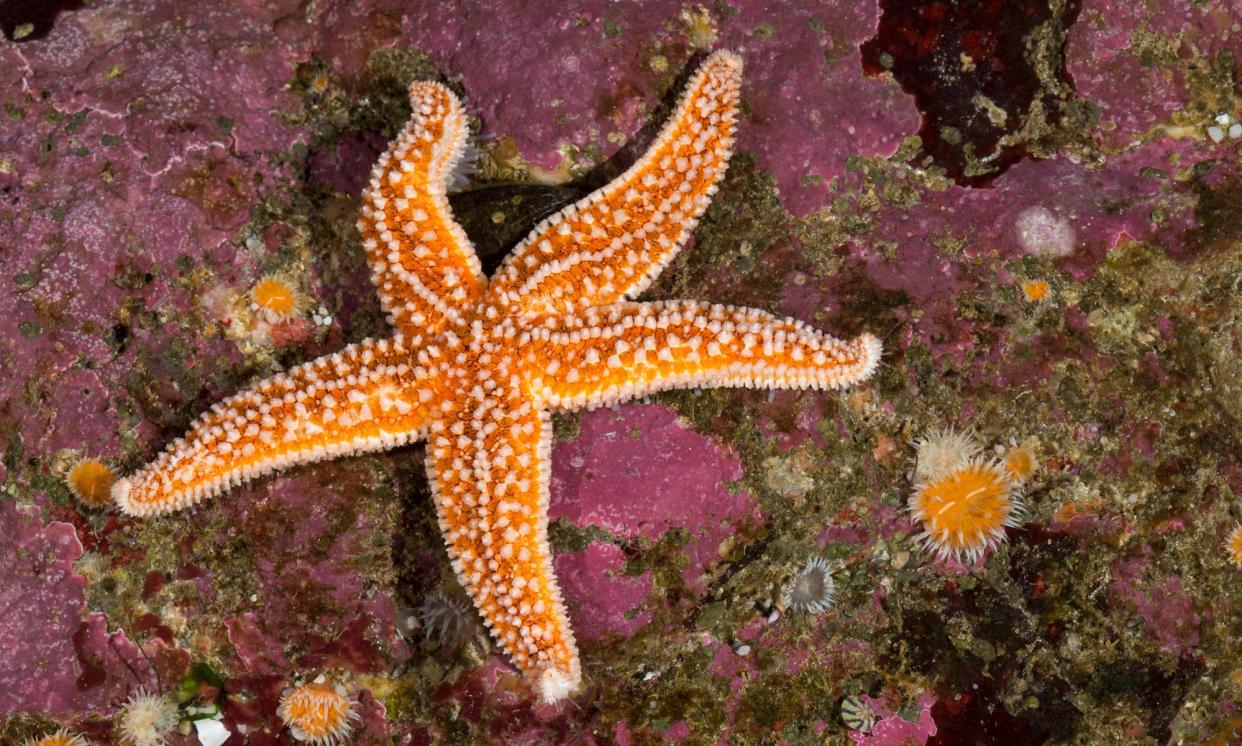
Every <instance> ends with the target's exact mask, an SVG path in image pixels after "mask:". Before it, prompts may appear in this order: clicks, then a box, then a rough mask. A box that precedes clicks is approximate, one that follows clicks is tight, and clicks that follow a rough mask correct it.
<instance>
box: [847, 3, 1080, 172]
mask: <svg viewBox="0 0 1242 746" xmlns="http://www.w3.org/2000/svg"><path fill="white" fill-rule="evenodd" d="M1080 5H1081V0H1070V2H1069V3H1068V4H1067V7H1066V10H1065V13H1064V16H1063V20H1061V21H1060V23H1063V24H1064V29H1063V30H1062V32H1061V34H1060V35H1059V40H1060V41H1059V43H1058V44H1057V45H1056V49H1054V50H1048V49H1046V48H1043V45H1041V44H1038V43H1033V42H1034V40H1035V35H1037V34H1039V33H1047V29H1048V28H1050V26H1049V24H1050V22H1051V23H1052V26H1051V27H1054V26H1055V24H1056V23H1057V21H1058V19H1056V18H1055V17H1054V16H1053V13H1052V10H1051V9H1050V8H1049V3H1047V2H1046V0H936V1H933V2H928V1H927V0H880V10H881V15H880V23H879V27H878V28H877V30H876V35H875V36H874V37H872V38H871V39H869V40H868V41H866V42H864V43H863V45H862V65H863V70H864V71H865V72H866V73H867V74H868V75H880V74H881V73H883V72H891V73H892V74H893V77H894V78H896V79H897V81H898V82H899V83H900V84H901V87H902V89H903V90H905V91H906V93H909V94H910V95H912V96H914V99H915V103H916V104H917V105H918V108H919V112H920V113H921V114H922V116H923V121H922V125H921V126H920V128H919V137H921V138H922V140H923V152H922V153H921V154H920V155H919V156H918V160H923V159H924V158H926V157H928V156H930V157H931V159H932V161H933V162H934V163H935V164H936V165H938V166H941V167H942V168H944V169H945V171H946V172H947V174H948V176H949V178H951V179H953V180H954V181H956V182H957V183H958V184H961V185H963V186H975V187H982V186H987V185H989V184H990V183H991V182H992V180H993V179H995V178H996V177H998V176H1000V175H1001V174H1003V173H1004V172H1005V171H1006V170H1007V169H1008V168H1009V167H1010V166H1012V165H1013V164H1014V163H1017V162H1018V161H1019V160H1021V159H1022V158H1025V157H1027V155H1028V153H1027V150H1026V148H1025V147H1024V146H1023V145H1021V144H1003V143H1002V142H1001V140H1002V138H1004V137H1005V136H1006V135H1009V134H1011V133H1014V132H1016V131H1018V130H1020V129H1021V128H1022V127H1023V124H1024V122H1025V119H1026V117H1027V113H1028V111H1029V110H1030V107H1031V104H1032V103H1033V102H1035V101H1036V99H1037V97H1038V98H1039V99H1040V100H1041V102H1042V103H1043V104H1044V108H1045V117H1046V118H1047V120H1048V121H1049V122H1050V123H1055V122H1056V121H1057V118H1058V116H1057V106H1056V105H1055V100H1054V98H1055V97H1054V96H1053V95H1052V93H1051V92H1050V91H1048V90H1047V86H1045V85H1044V84H1043V82H1042V81H1041V76H1040V69H1039V66H1040V65H1041V64H1042V65H1046V66H1047V67H1046V69H1045V71H1044V74H1045V76H1049V77H1050V78H1052V79H1054V80H1056V81H1057V82H1058V83H1059V84H1060V86H1061V87H1062V88H1064V89H1066V90H1068V89H1072V87H1073V81H1072V80H1071V79H1070V76H1069V73H1068V72H1067V71H1066V69H1065V58H1064V55H1063V54H1062V51H1063V49H1064V45H1065V32H1066V31H1068V28H1069V27H1070V26H1071V25H1072V24H1073V23H1074V21H1075V20H1076V19H1077V17H1078V11H1079V8H1080ZM1041 27H1045V29H1044V30H1043V31H1041V30H1040V29H1041ZM1036 49H1039V50H1040V51H1039V52H1035V51H1033V50H1036ZM1049 52H1051V54H1049ZM1039 55H1045V56H1046V57H1047V58H1048V59H1040V58H1039Z"/></svg>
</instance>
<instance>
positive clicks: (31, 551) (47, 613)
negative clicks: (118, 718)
mask: <svg viewBox="0 0 1242 746" xmlns="http://www.w3.org/2000/svg"><path fill="white" fill-rule="evenodd" d="M81 555H82V544H81V542H79V541H78V537H77V534H76V532H75V531H74V529H73V526H71V525H70V524H68V523H60V522H52V523H48V524H46V525H45V524H44V523H43V522H42V521H41V520H40V519H39V518H38V516H37V514H36V513H35V512H34V511H29V510H19V509H17V507H16V506H15V505H14V504H13V502H12V501H11V500H3V501H0V608H3V609H4V610H5V613H4V614H3V615H0V651H3V653H4V665H3V666H0V715H6V714H11V713H16V712H34V713H44V714H48V715H53V716H61V717H66V716H80V715H87V714H91V713H98V714H104V713H107V712H110V711H111V708H112V707H113V706H114V705H115V704H116V703H117V702H118V701H122V700H124V698H125V697H126V696H127V695H128V693H129V692H130V691H131V690H133V689H134V688H136V687H139V686H146V687H154V686H155V684H156V681H157V680H158V679H157V677H156V676H155V675H154V673H153V672H152V670H151V665H152V663H154V664H155V665H157V666H158V667H159V669H160V675H161V676H177V675H180V671H182V670H184V667H185V663H186V662H187V660H186V659H188V656H185V655H183V654H182V653H178V652H176V651H172V650H170V649H169V648H167V646H164V645H163V644H162V643H159V642H156V643H153V644H152V645H150V646H149V647H148V649H146V650H139V649H138V646H137V645H136V644H135V643H133V642H132V641H131V640H130V639H129V637H128V636H127V635H126V634H125V633H124V632H123V631H120V630H117V631H113V632H109V631H108V623H107V620H106V619H105V617H104V615H103V614H99V613H93V614H89V615H87V617H86V618H85V619H83V618H82V612H83V607H84V605H85V604H84V600H83V589H84V588H85V587H86V579H85V578H83V577H82V576H81V575H78V574H76V573H74V571H73V562H74V560H76V559H77V558H78V557H80V556H81Z"/></svg>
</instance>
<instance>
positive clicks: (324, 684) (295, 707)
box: [276, 674, 358, 746]
mask: <svg viewBox="0 0 1242 746" xmlns="http://www.w3.org/2000/svg"><path fill="white" fill-rule="evenodd" d="M356 705H357V703H356V702H354V701H353V700H352V699H350V698H349V694H348V692H347V691H346V690H345V687H343V686H341V685H340V684H333V683H331V682H329V681H328V680H327V678H326V677H324V676H323V675H322V674H321V675H320V676H319V677H317V678H316V679H315V680H314V681H311V682H309V683H306V684H301V685H299V686H295V687H291V688H289V689H286V690H285V691H284V693H283V694H282V695H281V697H280V706H279V707H277V709H276V713H277V714H278V715H280V719H281V720H283V721H284V723H285V725H287V726H289V732H290V733H292V734H293V737H294V738H295V739H297V740H299V741H306V742H308V743H312V744H315V746H334V745H335V744H338V743H343V742H344V741H345V740H347V739H348V738H349V734H350V732H351V731H353V724H352V723H351V722H350V721H351V720H357V719H358V712H357V710H356Z"/></svg>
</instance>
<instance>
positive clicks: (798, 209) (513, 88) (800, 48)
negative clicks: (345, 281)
mask: <svg viewBox="0 0 1242 746" xmlns="http://www.w3.org/2000/svg"><path fill="white" fill-rule="evenodd" d="M692 7H693V6H687V5H686V4H685V3H682V2H679V1H678V2H674V1H672V0H660V1H659V2H647V3H643V4H642V5H641V6H637V5H627V4H624V3H622V4H600V3H596V2H589V1H588V0H575V1H574V2H569V3H565V2H556V3H538V2H534V3H509V2H505V3H496V4H493V5H491V6H490V7H489V9H488V10H487V11H486V12H480V13H461V12H460V11H459V9H458V8H457V7H456V6H454V5H452V4H450V3H431V4H426V5H424V6H422V8H420V9H419V10H416V11H414V12H412V13H410V14H409V15H407V16H405V17H404V19H403V27H404V28H405V30H406V32H407V33H408V34H409V37H410V39H411V40H413V41H414V43H416V44H418V45H419V46H420V47H422V48H423V49H426V50H427V51H428V52H430V53H431V54H432V55H433V56H434V57H435V58H436V61H437V62H438V63H440V64H441V65H442V66H444V67H445V68H446V69H451V70H454V71H457V72H458V73H459V74H461V76H462V79H463V82H464V83H465V85H466V88H467V89H468V90H469V91H470V95H471V100H470V102H469V103H471V104H472V105H475V106H478V107H479V108H480V111H481V113H482V116H483V120H484V122H485V123H486V129H485V132H486V133H490V134H512V136H513V137H514V139H515V140H516V142H517V144H518V147H519V148H520V149H521V151H522V153H523V154H524V155H525V156H526V157H527V158H528V159H529V160H530V161H532V162H533V163H535V164H537V165H539V166H541V167H543V168H546V169H552V168H555V167H556V166H557V165H559V164H560V162H561V157H562V155H561V151H560V146H561V145H570V146H574V147H577V148H583V147H585V146H588V145H591V146H594V147H597V148H598V149H599V150H600V151H601V152H602V154H603V155H604V156H610V155H612V154H613V153H615V152H616V151H617V150H618V149H619V148H620V146H621V145H622V144H623V143H625V142H627V141H629V140H630V139H631V138H632V137H634V135H635V134H636V133H637V132H638V130H639V129H640V128H641V127H642V126H643V124H644V122H645V121H646V119H647V118H648V117H649V116H650V114H651V112H652V110H653V107H654V105H655V102H656V100H657V98H658V95H659V93H660V92H662V91H663V90H665V89H666V88H667V86H668V84H669V82H670V80H671V76H672V75H674V74H675V73H676V71H678V70H681V69H682V68H683V67H684V66H685V60H686V59H687V58H688V57H689V56H690V55H691V54H692V53H693V52H694V51H695V50H694V48H693V46H692V43H693V42H692V39H691V36H690V34H691V31H690V28H689V24H688V23H687V22H684V21H682V20H681V19H682V18H683V15H682V14H683V10H685V9H687V8H692ZM877 18H878V10H877V8H876V6H875V5H874V4H872V3H823V4H819V5H802V4H792V5H788V6H786V7H783V8H781V9H780V11H779V12H773V9H772V8H771V7H770V6H766V5H764V4H762V3H738V4H736V5H735V6H730V7H729V8H727V9H723V8H717V9H716V10H713V11H711V12H710V19H711V21H710V22H711V23H712V24H713V25H714V26H715V28H716V30H717V34H716V36H717V41H716V45H717V46H719V47H723V48H728V49H733V50H735V51H737V52H738V53H740V54H741V55H742V56H743V57H744V58H745V60H746V80H745V83H744V85H743V89H742V96H743V98H744V99H745V100H746V102H747V104H748V106H749V107H750V111H751V114H750V116H749V120H750V122H751V126H747V127H743V128H742V130H741V132H740V136H739V142H738V147H739V148H740V149H742V150H748V151H752V152H754V153H755V155H756V157H757V159H758V161H759V165H760V167H762V168H764V169H766V170H770V171H771V172H772V173H773V175H774V176H775V177H776V181H777V184H778V186H779V188H780V190H781V193H782V195H783V197H784V200H785V204H786V206H787V207H788V208H789V209H790V210H792V211H793V212H794V213H796V214H805V213H807V212H809V211H812V210H815V209H818V208H820V207H822V206H823V205H824V204H825V203H826V202H827V201H828V199H829V197H830V194H831V188H830V187H831V184H832V182H833V180H834V179H836V178H838V177H840V176H841V175H842V174H843V173H844V170H845V157H846V156H847V155H849V154H854V153H862V154H866V155H881V156H887V155H890V154H892V153H893V152H894V151H895V150H896V149H897V146H898V144H899V143H900V141H901V138H902V137H903V136H904V135H905V134H908V133H912V132H914V131H915V130H916V129H917V122H918V115H917V112H916V111H915V109H914V105H913V103H912V102H911V100H910V99H909V98H908V97H907V96H905V95H904V94H903V93H901V89H900V87H899V86H898V85H897V84H896V83H895V82H893V81H892V80H891V79H887V78H870V77H866V76H864V74H863V70H862V64H861V59H860V57H859V52H858V48H857V45H858V44H859V43H860V42H861V41H862V40H863V39H865V38H866V37H867V36H868V34H869V33H870V31H871V30H872V29H874V28H875V23H876V19H877ZM531 39H538V40H539V43H537V44H532V43H530V40H531ZM640 39H641V40H642V42H641V43H636V40H640ZM480 46H482V47H485V48H486V49H488V50H489V53H488V54H486V55H480V54H478V49H479V48H480ZM549 50H555V51H553V52H552V53H551V54H549ZM600 80H608V81H612V82H613V85H611V86H609V87H607V88H600V87H599V86H598V85H596V83H595V81H600Z"/></svg>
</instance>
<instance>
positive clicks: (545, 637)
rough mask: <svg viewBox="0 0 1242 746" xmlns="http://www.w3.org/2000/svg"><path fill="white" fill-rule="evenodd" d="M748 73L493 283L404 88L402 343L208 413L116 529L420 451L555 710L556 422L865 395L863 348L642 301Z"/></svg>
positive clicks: (287, 378) (561, 620) (560, 642)
mask: <svg viewBox="0 0 1242 746" xmlns="http://www.w3.org/2000/svg"><path fill="white" fill-rule="evenodd" d="M741 72H742V62H741V59H740V58H738V57H737V56H736V55H734V54H731V53H729V52H717V53H715V54H713V55H711V56H710V57H708V58H707V60H706V61H705V62H704V63H703V65H702V66H701V67H700V68H699V70H698V71H697V72H696V74H695V75H694V76H693V77H692V78H691V79H690V82H689V84H688V85H687V87H686V90H685V92H684V93H683V95H682V97H681V99H680V101H679V102H678V104H677V106H676V107H675V109H674V110H673V114H672V116H671V118H670V119H669V121H668V123H667V124H666V125H665V126H664V128H663V130H662V131H661V132H660V134H659V136H658V137H657V138H656V140H655V142H654V143H653V144H652V146H651V148H650V149H649V150H648V151H647V152H646V154H644V155H643V157H642V158H640V159H639V160H638V161H637V162H636V163H635V164H634V165H633V166H631V167H630V168H629V169H628V170H627V171H626V172H625V173H623V174H622V175H621V176H619V177H617V179H615V180H614V181H612V182H611V183H609V184H607V185H606V186H604V187H603V188H601V189H599V190H598V191H596V192H594V193H592V194H591V195H589V196H587V197H586V198H584V199H582V200H581V201H579V202H577V203H576V204H574V205H572V206H570V207H568V208H566V209H564V210H561V211H560V212H558V213H557V214H555V215H552V216H551V217H549V218H547V219H546V220H544V221H542V222H541V223H540V224H539V225H537V226H536V227H535V229H534V230H533V231H532V232H531V234H530V235H529V236H527V237H526V238H525V239H524V240H523V241H522V242H521V243H520V244H518V246H517V247H516V248H515V249H514V250H513V252H512V253H511V254H510V255H509V257H508V259H506V261H505V263H504V264H503V265H502V266H501V267H500V269H498V270H497V272H496V273H495V275H494V276H493V277H492V278H491V280H490V281H488V279H487V278H486V277H484V276H483V274H482V270H481V269H480V265H479V261H478V259H477V258H476V256H475V252H474V248H473V247H472V246H471V244H470V241H469V239H468V238H467V237H466V235H465V233H464V232H463V231H462V229H461V227H460V226H459V225H458V224H457V223H456V221H454V219H453V215H452V211H451V210H450V208H449V203H448V198H447V195H446V189H447V185H448V182H449V179H450V176H451V174H452V171H453V167H454V166H455V165H456V163H457V162H458V161H459V160H460V159H461V157H462V154H463V152H464V151H465V148H466V135H467V130H466V119H465V116H464V114H463V111H462V105H461V102H460V101H458V99H457V97H456V96H454V95H453V94H452V92H450V91H449V90H448V89H447V88H445V87H444V86H442V85H439V84H437V83H425V82H416V83H414V84H413V85H411V86H410V102H411V106H412V110H413V112H412V115H411V118H410V121H409V124H408V125H407V126H406V128H405V129H404V130H403V131H402V132H401V134H400V135H399V136H398V137H397V139H396V140H394V141H393V143H392V145H391V146H390V147H389V149H388V151H387V152H385V153H384V154H383V155H382V156H381V157H380V159H379V161H378V162H377V163H376V166H375V169H374V171H373V172H372V175H371V180H370V183H369V185H368V186H367V188H366V190H365V192H364V193H363V200H362V201H363V204H362V208H361V210H360V217H359V221H358V228H359V231H360V232H361V234H362V245H363V248H364V249H365V251H366V254H367V259H368V261H369V263H370V266H371V270H372V277H373V280H374V283H375V286H376V288H377V290H378V292H379V296H380V301H381V303H382V305H383V307H384V309H385V310H386V312H387V313H388V316H389V320H390V321H391V323H392V325H393V326H394V327H395V328H396V330H397V333H396V334H395V335H394V336H393V337H391V338H389V339H381V340H366V341H363V342H360V343H358V344H356V345H352V346H350V347H348V348H346V349H345V350H343V351H341V352H339V353H336V354H333V355H329V356H326V357H323V358H319V359H318V360H314V361H311V362H309V363H306V364H304V365H301V366H298V367H296V368H293V369H291V370H289V371H287V372H285V373H282V374H280V375H277V376H275V377H273V378H270V379H268V380H266V381H262V382H260V383H258V384H257V385H255V386H254V387H253V388H251V389H249V390H247V391H244V392H242V393H239V394H236V395H234V396H232V397H230V398H228V399H226V400H224V401H222V402H220V403H219V404H217V405H215V406H214V407H212V408H211V410H210V411H208V412H206V413H204V414H203V415H202V416H201V417H200V418H199V419H198V420H197V421H196V422H195V423H194V424H193V426H192V427H191V429H190V431H189V433H187V434H186V435H185V436H184V437H183V438H180V439H178V440H176V441H174V442H173V443H171V444H170V445H169V446H168V448H167V449H166V450H165V451H164V452H163V453H161V454H160V455H159V456H158V457H156V459H155V460H154V461H152V462H151V463H150V464H148V465H147V466H145V467H144V468H142V469H140V470H139V471H138V472H137V473H135V474H133V475H132V476H130V477H128V478H126V479H121V480H118V481H117V482H116V483H115V485H114V486H113V488H112V495H113V498H114V499H115V501H116V502H117V504H118V505H119V506H120V507H121V509H122V510H123V511H125V512H126V513H129V514H132V515H150V514H155V513H163V512H168V511H171V510H175V509H178V508H183V507H187V506H189V505H192V504H194V503H197V502H198V501H200V500H202V499H204V498H206V497H209V496H211V495H214V494H217V493H219V492H221V491H223V490H226V489H228V488H230V487H232V486H234V485H236V484H239V483H240V482H242V481H245V480H247V479H250V478H253V477H257V476H260V475H263V474H267V473H269V472H271V471H274V470H276V469H279V468H282V467H286V466H290V465H293V464H298V463H306V462H310V461H316V460H320V459H324V458H330V457H334V456H339V455H346V454H357V453H362V452H366V451H377V450H382V449H387V448H393V447H396V446H399V445H402V444H405V443H408V442H411V441H415V440H426V442H427V470H428V474H429V476H430V481H431V485H432V492H433V497H434V501H435V506H436V513H437V517H438V519H439V524H440V529H441V531H442V533H443V535H444V541H445V544H446V546H447V549H448V554H449V557H450V559H451V561H452V564H453V568H454V570H455V571H456V573H457V577H458V579H459V580H460V581H461V583H462V585H463V586H464V587H465V589H466V590H467V591H468V592H469V594H470V597H471V599H472V600H473V601H474V604H475V606H476V608H477V609H478V610H479V611H480V613H481V614H482V616H483V619H484V621H485V622H486V624H487V625H488V627H489V628H490V629H491V632H492V635H493V636H494V637H495V639H496V640H497V641H498V642H499V643H500V644H501V646H502V647H503V648H504V649H505V651H506V652H507V653H508V654H509V655H510V657H511V658H512V660H513V662H514V663H515V664H516V665H517V666H518V667H519V668H520V669H521V670H522V671H523V672H524V673H525V674H526V675H527V677H528V679H529V680H530V682H531V683H532V685H533V686H534V687H535V689H536V690H537V691H538V692H539V694H540V696H541V698H542V699H543V700H545V701H556V700H559V699H562V698H564V697H566V696H568V695H569V694H571V693H572V692H573V691H574V690H575V689H576V688H577V687H578V685H579V683H580V681H581V671H580V665H579V661H578V651H577V647H576V645H575V643H574V637H573V631H572V629H571V628H570V624H569V621H568V619H567V617H566V615H565V605H564V602H563V601H562V599H561V593H560V590H559V588H558V586H557V583H556V577H555V575H554V574H553V572H552V563H551V552H550V549H549V547H548V542H547V512H548V478H549V472H550V460H551V445H550V444H551V428H550V426H549V412H550V411H551V410H553V409H573V408H583V407H596V406H600V405H603V404H608V403H611V402H616V401H621V400H625V399H630V398H634V397H639V396H643V395H645V394H649V393H651V392H654V391H659V390H663V389H669V388H678V387H683V388H684V387H695V386H750V387H763V388H818V389H837V388H841V387H844V386H847V385H851V384H854V383H857V382H859V381H862V380H865V379H866V378H868V377H869V376H870V375H871V374H872V372H873V371H874V370H875V367H876V364H877V363H878V361H879V356H880V343H879V341H878V340H877V339H876V338H875V337H872V336H870V335H863V336H861V337H858V338H857V339H855V340H853V341H850V342H843V341H840V340H837V339H834V338H833V337H830V336H828V335H826V334H823V333H822V332H820V331H818V330H816V329H813V328H811V327H809V326H807V325H806V324H804V323H802V322H800V321H797V320H794V319H782V318H778V317H775V316H772V315H771V314H767V313H764V312H762V311H757V310H754V309H748V308H735V307H731V306H723V305H712V304H708V303H699V302H694V301H667V302H658V303H635V302H633V301H632V300H631V299H632V298H633V297H634V296H636V295H637V294H639V293H641V292H642V290H643V289H644V288H646V287H647V286H648V285H649V284H650V282H651V281H652V279H654V278H655V277H656V275H658V274H659V272H660V271H661V270H662V269H663V268H664V267H665V266H666V265H667V264H668V262H669V261H670V260H671V259H672V258H673V256H674V255H675V254H676V253H677V251H678V250H679V249H680V248H681V247H682V246H683V245H684V243H685V241H686V239H687V237H688V236H689V235H690V233H691V231H692V230H693V229H694V226H695V225H696V223H697V221H698V219H699V216H700V215H702V213H703V210H704V209H706V207H707V205H708V204H709V202H710V201H711V197H712V195H713V194H714V193H715V191H716V188H717V183H718V182H719V181H720V178H721V176H722V175H723V174H724V171H725V168H726V167H727V165H728V160H729V157H730V155H731V152H732V146H733V137H734V132H735V129H736V120H737V105H738V97H739V88H740V85H741Z"/></svg>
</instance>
